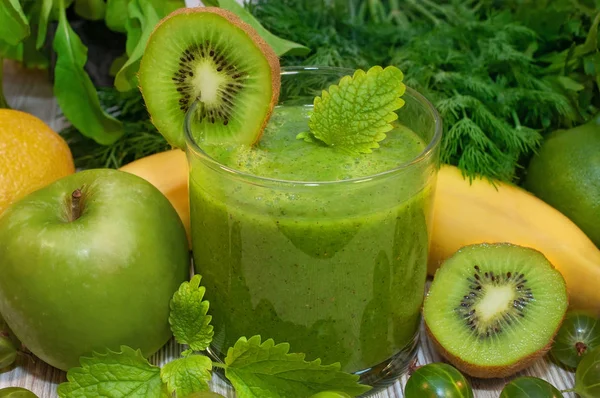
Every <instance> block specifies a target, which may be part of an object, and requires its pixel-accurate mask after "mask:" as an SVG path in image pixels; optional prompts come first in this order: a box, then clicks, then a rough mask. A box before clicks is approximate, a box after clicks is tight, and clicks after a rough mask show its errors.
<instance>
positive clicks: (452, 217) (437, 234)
mask: <svg viewBox="0 0 600 398" xmlns="http://www.w3.org/2000/svg"><path fill="white" fill-rule="evenodd" d="M121 170H124V171H127V172H130V173H133V174H136V175H138V176H140V177H142V178H144V179H146V180H148V181H149V182H151V183H152V184H154V185H155V186H156V187H157V188H158V189H159V190H160V191H161V192H162V193H163V194H165V196H166V197H167V198H168V199H169V200H170V201H171V203H172V204H173V206H174V207H175V209H176V210H177V213H178V214H179V216H180V217H181V219H182V220H183V223H184V225H185V227H186V231H187V232H188V237H189V236H190V235H189V234H190V210H189V200H188V166H187V162H186V158H185V153H184V152H183V151H181V150H172V151H167V152H163V153H159V154H156V155H151V156H148V157H146V158H143V159H140V160H137V161H135V162H133V163H130V164H128V165H126V166H124V167H122V168H121ZM484 242H488V243H493V242H510V243H513V244H517V245H521V246H526V247H532V248H534V249H537V250H539V251H540V252H542V253H543V254H544V255H545V256H546V257H547V258H548V259H549V260H550V262H552V264H554V266H555V267H556V268H557V269H558V270H559V271H560V272H561V273H562V275H563V276H564V278H565V280H566V282H567V288H568V290H569V296H570V303H571V307H572V308H578V309H587V310H592V311H594V312H596V313H600V250H599V249H598V248H597V247H596V246H595V245H594V244H593V243H592V241H591V240H590V239H589V238H588V237H587V236H586V235H585V234H584V233H583V232H582V231H581V230H580V229H579V228H578V227H577V226H576V225H575V224H574V223H573V222H572V221H570V220H569V219H568V218H567V217H566V216H564V215H563V214H562V213H560V212H559V211H558V210H556V209H554V208H553V207H551V206H550V205H548V204H546V203H545V202H543V201H542V200H540V199H538V198H536V197H535V196H533V195H532V194H530V193H528V192H527V191H525V190H523V189H520V188H518V187H516V186H512V185H509V184H504V183H496V184H495V185H492V184H491V183H490V182H488V181H486V180H482V179H474V180H473V181H469V180H468V179H465V178H463V176H462V174H461V172H460V170H459V169H458V168H456V167H454V166H442V167H441V168H440V171H439V174H438V181H437V189H436V198H435V201H434V217H433V233H432V240H431V250H430V258H429V269H428V270H429V274H430V275H433V274H434V273H435V270H436V269H437V268H438V267H439V266H440V264H441V263H442V262H443V261H444V260H445V259H446V258H448V257H449V256H451V255H452V254H453V253H454V252H456V251H457V250H458V249H460V248H461V247H463V246H466V245H470V244H475V243H484Z"/></svg>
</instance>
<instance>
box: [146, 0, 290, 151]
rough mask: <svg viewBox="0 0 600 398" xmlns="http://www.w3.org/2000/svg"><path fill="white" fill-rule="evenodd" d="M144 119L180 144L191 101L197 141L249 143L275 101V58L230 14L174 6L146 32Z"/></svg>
mask: <svg viewBox="0 0 600 398" xmlns="http://www.w3.org/2000/svg"><path fill="white" fill-rule="evenodd" d="M139 84H140V90H141V92H142V95H143V97H144V101H145V103H146V107H147V108H148V111H149V113H150V116H151V119H152V122H153V123H154V125H155V126H156V128H157V129H158V130H159V131H160V133H161V134H162V135H163V136H164V137H165V138H166V139H167V141H168V142H169V143H170V144H171V145H173V146H176V147H179V148H184V147H185V136H184V130H183V121H184V117H185V114H186V112H187V111H188V110H189V109H190V107H191V106H192V104H193V103H194V101H197V103H196V106H195V107H194V108H195V112H194V114H193V118H192V125H191V131H192V132H193V134H194V138H195V139H196V140H197V141H205V142H212V143H221V142H222V143H240V144H252V143H254V142H256V141H257V140H258V139H259V138H260V135H261V134H262V131H263V129H264V126H265V125H266V123H267V122H268V120H269V117H270V115H271V112H272V110H273V107H274V106H275V104H276V103H277V100H278V97H279V86H280V68H279V59H278V58H277V55H276V54H275V52H274V51H273V49H272V48H271V47H270V46H269V45H268V44H267V43H266V42H265V41H264V40H263V39H262V38H261V37H260V36H259V35H258V33H257V32H256V31H255V30H254V29H253V28H252V27H251V26H250V25H248V24H247V23H245V22H243V21H242V20H241V19H240V18H238V17H237V16H236V15H235V14H233V13H231V12H229V11H226V10H223V9H221V8H216V7H198V8H181V9H179V10H176V11H174V12H173V13H171V14H169V15H168V16H167V17H166V18H164V19H163V20H161V21H160V23H159V24H158V25H157V26H156V28H155V29H154V31H153V32H152V34H151V36H150V38H149V39H148V43H147V45H146V49H145V51H144V55H143V57H142V60H141V64H140V71H139Z"/></svg>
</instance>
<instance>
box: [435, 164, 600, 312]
mask: <svg viewBox="0 0 600 398" xmlns="http://www.w3.org/2000/svg"><path fill="white" fill-rule="evenodd" d="M484 242H488V243H492V242H509V243H513V244H516V245H521V246H526V247H531V248H534V249H537V250H539V251H540V252H542V253H543V254H544V255H545V256H546V258H548V260H550V262H551V263H552V264H553V265H554V266H555V267H556V269H558V270H559V271H560V272H561V274H562V275H563V277H564V278H565V281H566V282H567V289H568V291H569V297H570V304H571V307H572V308H579V309H587V310H592V311H594V312H596V313H600V250H598V248H597V247H596V246H595V245H594V243H592V241H591V240H590V239H589V238H588V237H587V236H586V235H585V234H584V233H583V232H582V231H581V230H580V229H579V227H577V225H575V224H574V223H573V222H572V221H571V220H569V219H568V218H567V217H566V216H564V215H563V214H562V213H560V212H559V211H558V210H556V209H554V208H553V207H551V206H550V205H548V204H546V203H545V202H543V201H542V200H540V199H538V198H537V197H535V196H534V195H532V194H530V193H529V192H527V191H525V190H523V189H521V188H518V187H516V186H513V185H509V184H504V183H496V184H495V186H494V185H492V184H491V183H490V182H489V181H486V180H481V179H475V180H473V181H472V183H470V182H469V180H468V179H465V178H463V176H462V173H461V172H460V170H459V169H458V168H456V167H453V166H443V167H442V168H441V169H440V171H439V174H438V181H437V188H436V196H435V201H434V215H433V234H432V239H431V250H430V255H429V273H430V274H433V273H434V272H435V270H436V269H437V268H438V267H439V265H440V264H441V262H442V261H444V260H445V259H446V258H448V257H449V256H450V255H452V254H453V253H454V252H455V251H456V250H458V249H459V248H461V247H463V246H465V245H470V244H475V243H484Z"/></svg>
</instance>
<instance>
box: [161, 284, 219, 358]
mask: <svg viewBox="0 0 600 398" xmlns="http://www.w3.org/2000/svg"><path fill="white" fill-rule="evenodd" d="M201 279H202V277H201V276H200V275H194V277H193V278H192V279H191V280H190V281H189V282H184V283H183V284H182V285H181V286H180V287H179V290H178V291H177V292H175V294H174V295H173V298H172V299H171V314H170V316H169V323H170V324H171V330H172V331H173V335H174V336H175V338H176V339H177V341H178V342H179V343H180V344H187V345H189V346H190V348H191V349H192V350H193V351H202V350H205V349H206V348H208V346H209V344H210V342H211V341H212V338H213V335H214V331H213V326H212V325H211V324H210V321H211V319H212V317H211V316H210V315H207V313H208V306H209V303H208V301H206V300H202V298H203V297H204V293H205V291H206V289H205V288H204V286H200V280H201Z"/></svg>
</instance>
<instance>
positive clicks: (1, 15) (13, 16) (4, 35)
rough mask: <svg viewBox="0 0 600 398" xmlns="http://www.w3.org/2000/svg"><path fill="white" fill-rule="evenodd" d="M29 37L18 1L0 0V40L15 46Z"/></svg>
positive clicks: (27, 26)
mask: <svg viewBox="0 0 600 398" xmlns="http://www.w3.org/2000/svg"><path fill="white" fill-rule="evenodd" d="M28 35H29V24H28V23H27V18H26V17H25V13H24V12H23V9H22V8H21V4H19V0H0V39H2V40H4V41H6V42H7V43H8V44H11V45H16V44H18V43H19V42H20V41H21V40H23V39H24V38H25V37H27V36H28Z"/></svg>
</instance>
